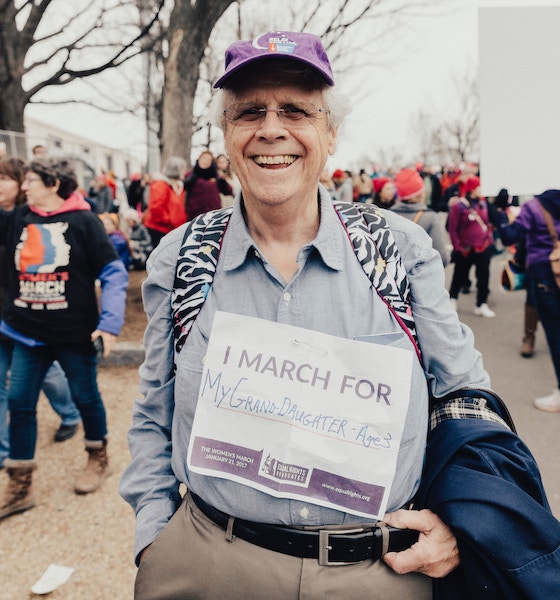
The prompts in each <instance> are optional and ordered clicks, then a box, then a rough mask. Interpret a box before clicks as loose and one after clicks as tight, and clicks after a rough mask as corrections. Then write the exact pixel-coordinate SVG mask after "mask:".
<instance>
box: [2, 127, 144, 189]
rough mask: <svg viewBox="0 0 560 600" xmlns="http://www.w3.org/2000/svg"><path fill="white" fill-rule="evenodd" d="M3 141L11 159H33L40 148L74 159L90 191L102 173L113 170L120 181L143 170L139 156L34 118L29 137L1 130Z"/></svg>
mask: <svg viewBox="0 0 560 600" xmlns="http://www.w3.org/2000/svg"><path fill="white" fill-rule="evenodd" d="M2 142H3V143H4V144H5V146H6V151H7V153H8V154H9V155H10V156H19V157H20V158H22V159H24V160H30V159H31V158H32V150H33V147H34V146H36V145H41V146H44V147H45V148H46V149H47V152H48V154H49V155H51V156H67V157H68V158H72V159H74V160H75V168H76V173H77V175H78V179H79V180H80V182H81V184H82V185H83V187H84V188H86V189H87V187H88V185H89V181H90V180H91V179H92V178H93V177H94V176H95V175H96V174H98V173H102V172H108V171H113V172H114V173H115V175H116V176H117V178H119V179H126V178H127V177H128V176H129V175H130V174H131V173H135V172H140V171H142V170H143V164H142V162H141V161H140V160H138V158H137V157H135V156H132V155H130V154H128V153H126V152H124V151H122V150H119V149H117V148H111V147H109V146H104V145H102V144H99V143H97V142H94V141H92V140H90V139H88V138H85V137H82V136H80V135H76V134H75V133H72V132H70V131H65V130H64V129H61V128H59V127H54V126H53V125H51V124H50V123H45V122H43V121H39V120H37V119H33V118H30V117H25V134H22V133H16V132H14V131H4V130H0V145H1V144H2Z"/></svg>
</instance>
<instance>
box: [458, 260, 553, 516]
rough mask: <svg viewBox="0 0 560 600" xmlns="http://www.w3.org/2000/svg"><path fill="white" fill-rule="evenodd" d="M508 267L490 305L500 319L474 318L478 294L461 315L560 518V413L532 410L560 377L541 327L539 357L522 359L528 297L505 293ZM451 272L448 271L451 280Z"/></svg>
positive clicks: (464, 299) (464, 300)
mask: <svg viewBox="0 0 560 600" xmlns="http://www.w3.org/2000/svg"><path fill="white" fill-rule="evenodd" d="M502 263H503V258H501V257H500V256H497V257H495V258H494V259H493V260H492V275H491V290H492V293H491V294H490V299H489V305H490V308H492V309H493V310H494V311H495V312H496V317H495V318H493V319H485V318H482V317H476V316H474V315H473V307H474V301H475V296H474V294H469V295H462V296H460V298H459V308H458V313H459V317H460V319H461V320H462V321H463V323H465V324H466V325H468V326H469V327H471V329H472V330H473V331H474V334H475V341H476V346H477V348H478V350H480V352H482V355H483V358H484V366H485V367H486V370H487V371H488V372H489V373H490V375H491V377H492V385H493V388H494V390H495V391H496V392H497V393H498V394H499V395H500V396H501V397H502V399H503V400H504V401H505V402H506V403H507V405H508V407H509V409H510V412H511V413H512V416H513V419H514V421H515V424H516V427H517V430H518V433H519V435H520V437H521V438H522V439H523V440H524V441H525V443H526V444H527V445H528V446H529V448H530V449H531V451H532V452H533V454H534V456H535V458H536V460H537V462H538V464H539V466H540V468H541V471H542V476H543V481H544V484H545V488H546V490H547V494H548V498H549V501H550V504H551V506H552V510H553V512H554V514H555V515H556V516H557V517H558V518H560V461H559V460H558V457H559V456H560V435H559V434H560V413H545V412H542V411H539V410H537V409H535V408H533V406H532V401H533V398H535V397H538V396H545V395H547V394H550V393H551V391H552V390H553V388H555V387H556V385H557V384H556V377H555V375H554V370H553V367H552V362H551V360H550V355H549V352H548V346H547V345H546V340H545V338H544V333H543V331H542V328H541V326H540V325H539V328H538V331H537V344H536V353H535V356H534V357H533V358H529V359H527V358H521V356H520V355H519V348H520V346H521V338H522V329H523V310H524V309H523V306H524V301H525V292H524V291H519V292H505V291H503V290H501V288H500V286H499V285H498V279H499V273H500V270H501V266H502ZM451 268H452V267H448V269H447V271H448V273H447V275H448V276H450V275H451Z"/></svg>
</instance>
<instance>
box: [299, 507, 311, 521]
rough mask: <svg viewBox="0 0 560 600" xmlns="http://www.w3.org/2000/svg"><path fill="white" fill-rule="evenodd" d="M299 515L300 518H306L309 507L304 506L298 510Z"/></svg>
mask: <svg viewBox="0 0 560 600" xmlns="http://www.w3.org/2000/svg"><path fill="white" fill-rule="evenodd" d="M299 516H300V517H301V518H302V519H307V517H308V516H309V509H308V508H307V506H304V507H303V508H302V509H301V510H300V511H299Z"/></svg>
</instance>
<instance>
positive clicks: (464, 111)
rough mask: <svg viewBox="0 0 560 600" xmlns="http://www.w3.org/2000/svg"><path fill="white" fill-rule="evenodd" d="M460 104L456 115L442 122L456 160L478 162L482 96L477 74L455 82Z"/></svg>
mask: <svg viewBox="0 0 560 600" xmlns="http://www.w3.org/2000/svg"><path fill="white" fill-rule="evenodd" d="M455 87H456V89H457V98H458V104H457V109H456V113H455V116H454V117H450V118H448V119H445V120H444V121H443V124H442V129H443V133H444V136H445V137H446V138H447V140H448V147H449V154H450V157H451V159H452V160H453V161H454V162H457V163H460V162H463V161H471V162H478V156H479V140H480V97H479V91H478V82H477V78H476V74H474V73H472V74H470V75H469V76H467V77H465V78H464V79H461V80H457V81H456V82H455Z"/></svg>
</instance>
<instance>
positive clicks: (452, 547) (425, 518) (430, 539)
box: [383, 509, 461, 577]
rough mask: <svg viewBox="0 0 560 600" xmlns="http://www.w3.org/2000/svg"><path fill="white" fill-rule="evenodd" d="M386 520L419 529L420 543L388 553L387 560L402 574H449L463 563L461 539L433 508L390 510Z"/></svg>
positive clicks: (395, 524) (403, 527)
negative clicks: (414, 572) (458, 538)
mask: <svg viewBox="0 0 560 600" xmlns="http://www.w3.org/2000/svg"><path fill="white" fill-rule="evenodd" d="M383 522H384V523H386V524H387V525H391V526H392V527H399V528H401V529H416V530H417V531H420V537H419V539H418V541H417V542H416V544H414V545H413V546H411V547H410V548H409V549H408V550H403V551H402V552H388V553H387V554H386V555H385V556H384V557H383V560H384V561H385V562H386V563H387V564H388V565H389V566H390V567H391V569H393V571H395V573H398V574H399V575H403V574H404V573H411V572H413V571H417V572H418V573H423V574H424V575H428V576H429V577H445V576H446V575H447V574H448V573H451V571H453V569H455V568H456V567H457V566H458V565H459V563H460V562H461V560H460V558H459V550H458V548H457V539H456V538H455V536H454V535H453V533H452V532H451V529H449V527H447V525H446V524H445V523H444V522H443V521H442V520H441V519H440V518H439V517H438V516H437V515H436V514H435V513H433V512H432V511H431V510H427V509H424V510H404V509H400V510H397V511H395V512H393V513H387V514H386V515H385V517H384V519H383Z"/></svg>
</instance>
